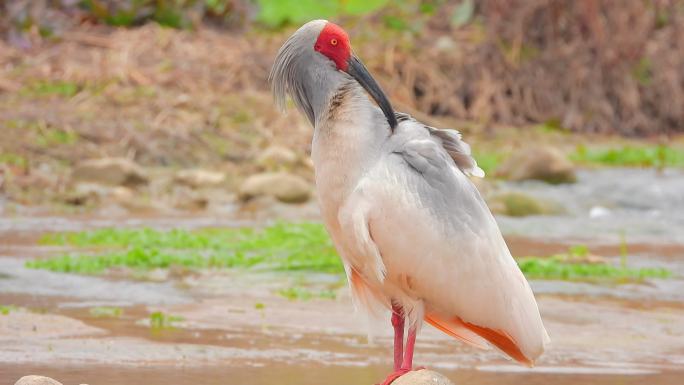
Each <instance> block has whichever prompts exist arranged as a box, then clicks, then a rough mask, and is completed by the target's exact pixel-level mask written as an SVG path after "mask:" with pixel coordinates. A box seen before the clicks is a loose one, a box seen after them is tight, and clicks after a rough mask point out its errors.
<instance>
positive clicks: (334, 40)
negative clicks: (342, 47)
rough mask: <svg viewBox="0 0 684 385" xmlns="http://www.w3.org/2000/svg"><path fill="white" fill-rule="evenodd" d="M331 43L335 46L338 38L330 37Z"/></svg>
mask: <svg viewBox="0 0 684 385" xmlns="http://www.w3.org/2000/svg"><path fill="white" fill-rule="evenodd" d="M330 45H331V46H333V47H335V46H337V39H330Z"/></svg>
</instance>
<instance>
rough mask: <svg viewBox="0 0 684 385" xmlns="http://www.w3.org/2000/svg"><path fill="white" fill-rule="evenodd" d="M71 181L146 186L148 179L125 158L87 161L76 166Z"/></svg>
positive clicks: (137, 166) (142, 171) (139, 168)
mask: <svg viewBox="0 0 684 385" xmlns="http://www.w3.org/2000/svg"><path fill="white" fill-rule="evenodd" d="M71 177H72V179H74V180H75V181H81V182H91V183H99V184H105V185H111V186H138V185H143V184H147V182H148V181H149V178H148V176H147V174H146V172H145V170H143V168H142V167H140V166H139V165H138V164H136V163H135V162H133V161H131V160H129V159H126V158H100V159H89V160H86V161H83V162H81V163H80V164H78V165H77V166H76V167H75V168H74V170H73V172H72V174H71Z"/></svg>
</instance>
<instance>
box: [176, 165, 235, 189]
mask: <svg viewBox="0 0 684 385" xmlns="http://www.w3.org/2000/svg"><path fill="white" fill-rule="evenodd" d="M175 180H176V182H178V183H180V184H183V185H186V186H190V187H192V188H201V187H214V186H217V185H220V184H221V183H223V182H224V181H225V180H226V174H224V173H222V172H217V171H209V170H202V169H189V170H180V171H178V172H177V173H176V176H175Z"/></svg>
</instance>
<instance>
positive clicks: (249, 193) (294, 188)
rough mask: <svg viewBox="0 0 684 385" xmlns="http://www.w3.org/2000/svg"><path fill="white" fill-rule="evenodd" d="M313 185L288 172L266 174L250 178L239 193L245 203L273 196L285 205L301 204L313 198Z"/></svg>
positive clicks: (243, 183)
mask: <svg viewBox="0 0 684 385" xmlns="http://www.w3.org/2000/svg"><path fill="white" fill-rule="evenodd" d="M311 190H312V188H311V185H310V184H309V182H307V181H306V180H305V179H304V178H302V177H300V176H297V175H293V174H290V173H286V172H264V173H260V174H254V175H252V176H250V177H248V178H247V179H246V180H245V181H244V182H242V185H241V186H240V189H239V191H238V196H239V198H240V199H241V200H243V201H248V200H250V199H252V198H255V197H258V196H263V195H267V196H272V197H274V198H276V199H278V200H279V201H281V202H285V203H301V202H306V201H307V200H309V198H311Z"/></svg>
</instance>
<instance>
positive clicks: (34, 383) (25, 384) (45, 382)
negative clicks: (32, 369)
mask: <svg viewBox="0 0 684 385" xmlns="http://www.w3.org/2000/svg"><path fill="white" fill-rule="evenodd" d="M14 385H62V383H61V382H59V381H57V380H54V379H52V378H50V377H43V376H35V375H30V376H24V377H22V378H20V379H19V381H17V382H15V383H14Z"/></svg>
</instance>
